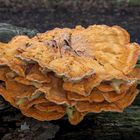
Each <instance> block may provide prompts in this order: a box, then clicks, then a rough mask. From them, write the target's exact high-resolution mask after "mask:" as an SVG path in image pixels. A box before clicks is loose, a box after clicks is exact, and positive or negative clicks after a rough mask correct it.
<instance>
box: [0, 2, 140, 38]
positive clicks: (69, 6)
mask: <svg viewBox="0 0 140 140" xmlns="http://www.w3.org/2000/svg"><path fill="white" fill-rule="evenodd" d="M0 22H5V23H10V24H13V25H17V26H22V27H28V28H31V29H33V28H35V29H37V30H39V32H44V31H46V30H48V29H53V28H55V27H74V26H75V25H79V24H80V25H83V26H85V27H86V26H88V25H91V24H107V25H120V26H122V27H124V28H125V29H127V30H128V31H129V32H130V33H131V35H132V37H133V39H134V40H135V39H136V38H137V37H138V36H139V32H140V27H139V23H140V0H0ZM136 41H137V40H136Z"/></svg>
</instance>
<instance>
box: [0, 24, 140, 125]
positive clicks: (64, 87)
mask: <svg viewBox="0 0 140 140" xmlns="http://www.w3.org/2000/svg"><path fill="white" fill-rule="evenodd" d="M139 53H140V49H139V45H138V44H136V43H130V37H129V34H128V33H127V31H125V30H124V29H122V28H121V27H119V26H112V27H109V26H106V25H92V26H89V27H88V28H84V27H81V26H77V27H76V28H74V29H69V28H64V29H60V28H55V29H53V30H50V31H48V32H45V33H41V34H38V35H36V36H34V37H33V38H29V37H28V36H16V37H14V38H13V39H12V40H11V41H10V42H9V43H7V44H6V43H0V95H2V96H3V97H4V98H5V100H7V101H8V102H10V103H11V104H12V105H13V106H14V107H16V108H19V109H20V110H21V112H22V113H23V114H24V115H26V116H28V117H33V118H35V119H38V120H40V121H45V120H47V121H50V120H57V119H60V118H62V117H63V116H64V115H65V114H67V116H68V120H69V121H70V123H71V124H73V125H76V124H78V123H79V122H80V121H82V119H83V118H84V116H85V115H86V114H88V113H90V112H93V113H99V112H102V111H113V112H114V111H115V112H122V111H123V110H124V109H125V108H126V107H127V106H129V105H130V104H131V103H132V102H133V100H134V99H135V97H136V95H137V94H138V90H137V88H136V86H137V83H138V80H139V79H140V68H138V67H137V68H136V63H137V61H138V57H139Z"/></svg>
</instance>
